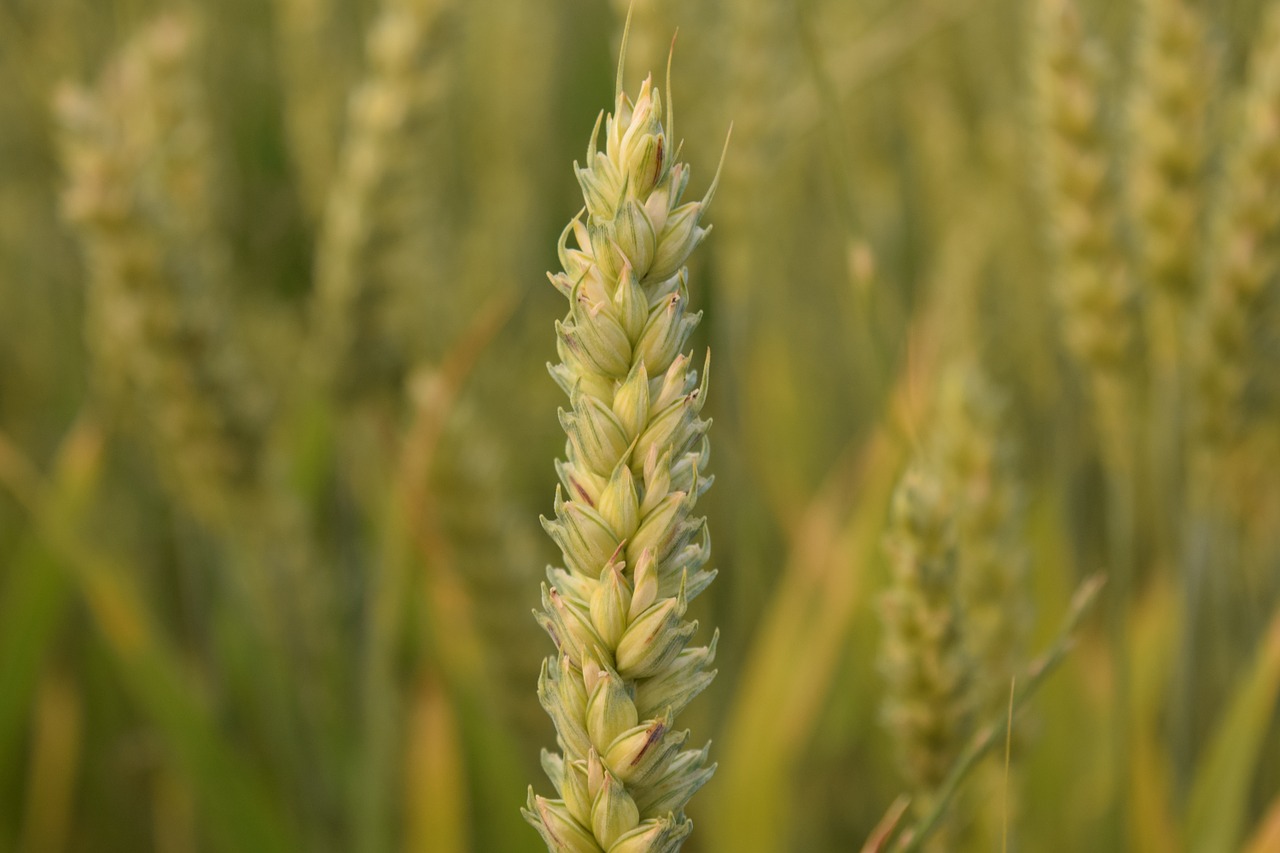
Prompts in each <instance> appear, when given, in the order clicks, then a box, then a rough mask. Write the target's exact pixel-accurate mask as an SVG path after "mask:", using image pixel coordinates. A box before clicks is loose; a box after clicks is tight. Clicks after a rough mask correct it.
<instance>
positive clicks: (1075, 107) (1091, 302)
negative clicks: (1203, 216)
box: [1032, 0, 1134, 463]
mask: <svg viewBox="0 0 1280 853" xmlns="http://www.w3.org/2000/svg"><path fill="white" fill-rule="evenodd" d="M1035 11H1036V20H1035V26H1034V36H1035V45H1034V47H1033V49H1032V57H1033V63H1034V67H1033V78H1034V81H1035V87H1036V91H1035V97H1034V100H1035V108H1036V112H1037V116H1036V123H1037V130H1038V133H1039V139H1038V142H1037V146H1038V148H1039V157H1040V161H1041V162H1040V166H1041V175H1040V181H1041V187H1040V189H1041V192H1042V195H1043V204H1044V208H1045V211H1046V213H1047V216H1048V218H1049V224H1050V228H1049V231H1050V242H1051V244H1052V248H1053V251H1054V256H1055V258H1054V259H1055V266H1056V269H1055V275H1054V277H1055V279H1056V291H1057V297H1058V301H1059V303H1060V305H1061V312H1062V323H1063V325H1064V327H1065V334H1066V340H1067V345H1068V347H1069V349H1070V350H1071V352H1072V354H1073V355H1074V356H1075V358H1076V360H1077V361H1078V362H1079V364H1080V366H1081V368H1082V370H1083V371H1084V373H1085V375H1086V377H1087V379H1088V382H1089V385H1090V386H1091V388H1092V390H1093V397H1094V405H1095V409H1096V417H1097V420H1098V423H1099V431H1100V432H1101V438H1102V441H1103V444H1104V452H1106V453H1107V454H1108V455H1109V456H1110V457H1111V459H1110V461H1111V462H1113V463H1120V462H1121V460H1122V459H1123V458H1124V454H1126V452H1127V451H1126V448H1127V439H1126V438H1125V437H1124V430H1125V429H1126V428H1127V427H1126V424H1127V413H1126V411H1125V407H1126V395H1125V392H1124V390H1123V387H1122V386H1123V383H1124V379H1125V372H1126V370H1127V368H1128V367H1129V355H1130V348H1131V346H1132V342H1133V337H1134V335H1133V328H1132V326H1133V319H1132V317H1131V302H1132V294H1131V290H1130V284H1129V281H1128V278H1127V274H1126V271H1125V269H1124V263H1123V258H1122V254H1121V252H1120V249H1119V246H1118V242H1117V237H1116V233H1115V230H1116V222H1117V219H1116V211H1115V206H1114V202H1113V199H1112V196H1111V189H1110V187H1109V185H1108V173H1109V171H1110V158H1109V146H1108V145H1107V142H1106V139H1105V136H1104V132H1103V130H1104V128H1103V104H1102V103H1101V101H1100V98H1099V91H1100V86H1101V81H1102V57H1101V54H1100V53H1099V48H1098V45H1096V44H1095V43H1094V42H1092V41H1091V40H1090V39H1089V38H1088V37H1087V35H1086V33H1085V31H1084V28H1083V23H1082V21H1081V20H1080V15H1079V10H1078V9H1077V8H1076V5H1075V2H1074V0H1036V8H1035Z"/></svg>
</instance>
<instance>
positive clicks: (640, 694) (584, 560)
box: [524, 38, 716, 853]
mask: <svg viewBox="0 0 1280 853" xmlns="http://www.w3.org/2000/svg"><path fill="white" fill-rule="evenodd" d="M624 41H625V38H624ZM602 122H603V127H604V148H603V150H601V149H599V148H598V147H597V146H598V142H599V136H600V129H601V124H602ZM671 132H672V112H671V108H670V105H668V108H667V122H666V129H665V130H664V128H663V124H662V121H661V101H660V98H659V94H658V91H657V90H656V89H655V88H654V87H653V86H652V84H651V82H650V81H649V80H646V81H645V82H644V83H643V85H642V86H641V87H640V92H639V94H638V96H637V97H636V99H635V101H634V102H632V101H631V99H630V98H628V97H627V96H626V95H625V94H623V92H622V91H621V74H620V75H619V87H618V94H617V102H616V105H615V111H614V113H613V114H612V115H610V116H609V117H608V118H607V119H606V118H603V116H602V117H601V120H597V122H596V129H595V130H594V131H593V132H592V137H591V142H590V144H589V145H588V147H587V159H586V165H585V166H582V167H576V171H577V174H578V181H579V183H580V184H581V186H582V190H583V195H584V197H585V201H586V209H585V217H584V216H583V215H582V214H579V215H578V216H577V217H575V218H574V219H573V221H572V222H571V223H570V224H569V226H568V227H567V228H566V229H565V231H564V234H563V236H562V238H561V240H560V262H561V264H562V265H563V271H562V272H559V273H557V274H555V275H552V276H551V280H552V283H553V284H554V285H555V287H556V289H557V290H559V291H560V292H561V293H562V294H563V295H564V296H565V297H566V298H567V299H568V300H569V313H568V315H567V316H566V317H565V319H564V321H563V322H559V323H557V324H556V333H557V339H558V340H557V344H558V347H557V348H558V351H559V355H560V359H561V362H560V363H559V364H557V365H555V366H553V367H551V374H552V376H553V377H555V380H556V382H557V383H558V384H559V385H560V387H561V388H562V389H563V390H564V392H565V393H566V394H568V396H569V402H570V410H569V411H568V412H565V411H561V413H560V422H561V424H562V425H563V426H564V429H565V432H566V433H567V434H568V443H567V445H566V448H565V454H566V458H565V460H564V461H563V462H560V463H558V464H557V468H558V470H559V473H560V480H561V487H562V488H563V491H561V490H560V487H558V488H557V492H556V499H555V519H554V520H550V521H547V520H545V519H544V521H543V525H544V527H545V528H546V530H547V532H548V533H549V534H550V535H551V538H552V539H554V540H555V542H556V544H557V545H558V546H559V548H560V551H561V554H562V557H563V561H564V567H563V568H549V569H548V579H549V581H550V585H549V586H547V585H544V586H543V611H542V612H541V613H538V614H537V616H538V619H539V621H540V622H541V623H542V624H543V626H544V627H545V628H546V630H547V633H549V634H550V635H551V638H552V639H553V640H554V641H555V644H556V647H557V654H556V656H555V657H552V658H548V659H547V660H546V661H545V662H544V664H543V668H542V674H541V676H540V678H539V681H538V696H539V698H540V700H541V701H542V705H543V707H544V708H545V709H546V710H547V713H548V714H549V715H550V716H551V718H552V720H553V721H554V722H555V726H556V732H557V734H558V741H559V746H560V753H559V754H551V753H546V752H544V753H543V766H544V768H545V770H546V772H547V775H548V776H549V777H550V778H551V781H552V783H553V784H554V785H555V787H556V791H557V792H558V794H559V797H558V798H557V799H548V798H544V797H540V796H535V795H534V793H533V790H532V788H530V790H529V799H528V803H527V807H526V809H525V810H524V815H525V817H526V819H527V820H528V821H529V822H530V823H531V824H533V826H534V827H536V828H537V830H538V831H539V832H540V833H541V834H542V837H543V839H544V840H545V841H546V843H547V846H548V848H549V849H550V850H552V851H557V853H559V851H568V852H569V853H586V851H601V850H608V851H611V853H639V851H674V850H677V849H679V847H680V846H681V844H682V843H683V840H684V839H685V837H686V836H688V834H689V833H690V831H691V830H692V821H690V820H689V819H688V818H686V817H685V814H684V806H685V803H687V802H688V800H689V798H690V797H691V796H692V795H693V793H694V792H695V791H696V790H697V789H698V788H700V787H701V786H702V785H703V783H705V782H706V781H707V779H709V778H710V777H711V774H712V772H713V770H714V766H709V765H708V763H707V755H708V751H707V748H703V749H701V750H683V751H682V750H681V747H682V746H683V745H684V743H685V741H686V740H687V739H688V737H689V732H688V731H677V730H676V729H675V728H674V725H675V717H676V715H677V714H678V713H679V712H680V710H681V709H683V708H684V707H685V706H686V705H687V704H688V703H689V701H690V700H692V699H693V698H694V697H695V696H696V695H697V694H698V693H700V692H701V691H702V690H703V689H704V688H705V687H706V686H707V685H708V684H709V683H710V682H711V679H712V677H713V676H714V672H712V671H711V670H710V669H709V666H710V664H711V661H712V659H713V658H714V655H715V645H716V641H715V639H714V638H713V639H712V641H711V645H710V646H705V647H701V648H686V646H687V644H688V642H689V640H690V639H691V638H692V637H693V635H694V634H695V633H696V631H697V627H698V625H697V622H689V621H685V620H684V618H683V617H684V613H685V608H686V607H687V605H688V602H689V601H690V600H692V599H693V598H694V596H696V595H698V594H699V593H700V592H702V590H704V589H705V588H706V587H707V585H708V584H709V583H710V582H711V580H712V578H713V577H714V576H715V572H714V571H709V570H707V569H706V568H704V567H705V565H706V563H707V560H708V558H709V556H710V540H709V539H708V538H707V532H706V519H704V518H698V517H695V516H694V515H693V510H694V504H695V502H696V501H697V499H698V496H699V495H701V494H702V493H703V492H704V491H706V489H707V487H708V486H710V484H711V478H710V477H708V476H707V475H706V473H705V472H706V467H707V461H708V456H709V452H710V445H709V443H708V441H707V430H708V427H709V426H710V422H709V421H706V420H703V419H701V418H700V417H699V416H698V414H699V412H700V411H701V409H702V405H703V403H704V401H705V400H706V393H707V384H706V383H707V377H706V373H705V370H704V372H703V375H702V377H701V382H699V377H698V375H697V372H696V371H694V370H693V369H692V368H691V367H690V358H689V356H688V355H686V354H685V353H684V352H683V350H684V347H685V344H686V343H687V341H688V338H689V335H690V333H691V332H692V331H693V329H694V327H695V326H696V325H697V323H698V320H699V317H700V315H699V314H694V313H691V312H690V311H689V309H688V302H689V293H688V273H687V270H686V269H685V262H686V259H687V258H688V257H689V253H690V252H691V251H693V249H694V247H696V246H697V245H698V244H699V243H700V242H702V239H703V238H704V237H705V236H706V233H707V230H708V229H707V228H703V227H701V226H700V225H699V220H700V219H701V216H702V213H703V210H704V208H705V207H706V205H707V203H708V202H709V200H710V196H711V192H712V191H713V190H714V186H715V182H714V181H713V182H712V190H711V191H708V193H707V196H706V197H705V198H703V199H702V200H701V201H691V202H685V203H682V202H681V198H682V196H683V194H684V189H685V185H686V183H687V182H688V180H689V169H688V167H687V166H686V165H685V164H683V163H680V162H678V161H677V158H676V153H675V151H674V150H673V148H672V146H671V144H670V142H669V136H668V134H670V133H671ZM575 243H576V246H575V245H573V244H575Z"/></svg>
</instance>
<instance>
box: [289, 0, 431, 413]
mask: <svg viewBox="0 0 1280 853" xmlns="http://www.w3.org/2000/svg"><path fill="white" fill-rule="evenodd" d="M447 7H448V4H447V3H445V2H441V0H384V2H383V4H382V9H381V10H380V12H379V14H378V17H377V19H376V20H375V21H374V22H373V24H372V26H371V27H370V30H369V36H368V45H367V54H368V61H369V69H368V72H367V75H366V77H365V79H364V81H363V82H362V83H361V85H360V86H359V87H358V88H357V89H356V91H355V93H354V94H353V96H352V98H351V102H350V109H349V112H348V117H347V119H348V124H347V131H346V138H345V140H344V142H343V146H342V151H341V153H340V155H339V160H338V167H337V173H336V175H335V176H334V180H333V183H332V185H331V187H330V189H329V195H328V200H327V202H326V205H325V209H324V219H323V221H322V223H321V227H320V239H319V243H318V245H317V247H316V273H315V275H316V289H315V295H314V300H313V304H312V323H313V328H312V338H311V344H312V347H311V353H310V358H311V363H312V367H313V369H314V370H315V371H316V376H317V381H318V382H320V383H322V384H325V385H328V386H330V387H331V388H332V389H333V390H336V391H338V392H340V393H342V394H343V395H344V396H348V397H350V396H360V395H367V394H369V393H370V392H374V391H377V390H385V389H386V388H388V387H391V388H394V389H395V390H396V391H398V390H399V387H400V382H399V380H400V379H401V378H402V374H403V372H404V370H405V363H404V362H405V361H406V358H405V353H404V352H403V345H404V343H405V341H404V338H403V336H398V335H396V334H395V333H394V328H395V321H396V319H395V317H394V305H393V304H390V300H391V298H392V297H393V295H394V290H395V287H396V281H395V278H396V277H397V276H404V275H410V274H411V273H410V272H408V271H406V270H404V269H396V268H395V266H394V262H395V260H396V254H395V251H394V250H395V249H397V248H398V247H401V246H403V245H405V244H407V243H409V242H411V241H416V240H422V239H429V237H428V236H427V235H425V234H421V233H418V232H419V228H418V226H420V225H421V223H420V222H418V221H417V220H416V219H415V218H414V217H413V216H412V215H411V212H412V210H411V204H410V200H409V199H406V198H405V188H406V187H410V188H412V187H413V186H414V183H415V180H416V179H417V178H418V177H420V175H419V174H418V173H419V170H420V169H421V168H422V164H423V152H422V151H421V150H420V148H419V143H420V142H421V139H422V136H423V133H424V129H425V128H426V127H427V126H429V125H430V124H431V122H432V120H433V119H435V118H436V112H437V111H438V109H439V106H440V102H441V101H442V100H443V96H444V94H445V91H446V78H445V69H444V68H443V67H442V66H443V63H442V62H440V61H439V54H440V52H441V51H440V49H441V47H442V45H443V40H442V38H441V30H442V26H443V23H444V22H443V17H444V14H445V12H446V11H447ZM419 188H420V187H419Z"/></svg>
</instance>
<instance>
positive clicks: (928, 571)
mask: <svg viewBox="0 0 1280 853" xmlns="http://www.w3.org/2000/svg"><path fill="white" fill-rule="evenodd" d="M953 524H954V522H953V518H952V511H951V508H950V505H949V501H948V498H947V495H946V492H945V488H944V486H943V483H942V481H941V479H940V477H939V476H938V475H937V474H936V473H935V472H934V471H933V470H931V468H930V466H929V465H928V464H927V463H926V462H924V461H922V460H918V461H917V462H916V463H915V464H914V465H913V466H912V467H911V468H910V469H908V470H907V472H906V473H905V474H904V475H903V477H902V480H901V481H900V482H899V484H898V488H897V491H896V492H895V494H894V498H893V507H892V513H891V518H890V528H889V532H888V534H887V537H886V540H885V550H886V552H887V554H888V556H889V560H890V571H891V578H890V586H889V590H888V591H887V592H886V593H885V595H884V598H883V600H882V613H883V617H884V631H885V634H884V645H883V649H882V652H881V660H880V668H881V672H882V673H883V674H884V678H885V682H886V695H885V701H884V706H883V713H884V720H885V724H886V725H887V726H888V727H889V730H890V732H891V733H892V734H893V737H894V741H895V745H896V747H897V749H898V753H899V758H900V760H901V764H902V770H903V774H904V776H905V777H906V780H907V782H908V784H909V785H910V788H911V792H912V803H913V806H914V807H915V808H916V809H917V811H918V813H919V814H922V815H923V814H925V813H927V812H928V811H929V809H930V808H931V807H932V805H933V804H934V798H935V792H936V791H937V789H938V787H939V786H940V785H941V783H942V781H943V780H944V779H945V778H946V774H947V771H948V770H950V769H951V765H952V763H953V762H954V761H955V759H956V756H957V755H959V752H960V749H961V746H962V745H963V743H964V738H965V734H966V729H967V726H968V720H969V710H970V709H969V700H968V690H969V681H970V673H971V664H970V662H969V659H968V657H967V655H966V653H965V647H964V643H965V641H964V635H963V629H964V624H963V616H962V613H961V610H960V601H959V592H958V589H957V587H958V583H959V578H958V574H957V562H956V553H955V538H954V537H955V531H954V527H953ZM943 835H944V837H945V833H944V834H943Z"/></svg>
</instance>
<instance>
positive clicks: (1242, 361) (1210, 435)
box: [1192, 4, 1280, 451]
mask: <svg viewBox="0 0 1280 853" xmlns="http://www.w3.org/2000/svg"><path fill="white" fill-rule="evenodd" d="M1241 109H1242V114H1241V126H1240V127H1239V129H1238V131H1237V132H1236V133H1235V134H1234V138H1235V143H1234V145H1233V146H1232V148H1231V150H1230V151H1229V152H1228V155H1227V162H1226V165H1225V173H1224V185H1223V186H1222V188H1221V195H1220V197H1219V201H1218V207H1217V209H1216V210H1215V212H1214V220H1213V226H1214V227H1213V242H1212V246H1211V258H1210V263H1209V272H1208V277H1207V281H1206V283H1205V293H1204V297H1203V301H1202V303H1201V305H1200V306H1199V309H1198V311H1197V315H1198V317H1199V318H1200V322H1199V323H1198V324H1197V326H1196V327H1195V329H1194V339H1193V342H1192V357H1193V359H1194V370H1195V389H1194V391H1195V398H1194V402H1195V404H1196V422H1195V428H1196V433H1197V434H1196V438H1197V441H1198V444H1199V446H1200V447H1201V449H1203V450H1209V451H1215V450H1216V449H1219V448H1221V447H1222V446H1223V445H1224V444H1226V443H1227V442H1229V441H1230V440H1231V439H1232V438H1233V436H1234V434H1235V432H1236V430H1237V429H1238V427H1239V423H1240V420H1241V414H1242V412H1241V408H1242V405H1241V404H1242V395H1243V391H1244V386H1245V383H1246V382H1247V380H1248V375H1249V371H1250V369H1251V367H1252V365H1251V360H1252V338H1253V332H1254V329H1253V325H1254V318H1255V315H1256V314H1257V312H1258V309H1259V307H1260V306H1261V305H1262V299H1263V294H1264V291H1265V289H1266V286H1267V284H1268V282H1269V281H1270V280H1271V278H1272V277H1273V276H1274V275H1275V272H1276V268H1277V254H1276V247H1275V241H1276V237H1277V234H1276V231H1277V227H1278V226H1280V207H1278V206H1277V205H1276V198H1277V194H1278V193H1280V6H1276V5H1275V4H1272V5H1270V6H1269V7H1268V10H1267V14H1266V18H1265V21H1264V23H1263V28H1262V31H1261V33H1260V36H1259V40H1258V42H1257V44H1256V45H1255V47H1254V52H1253V59H1252V65H1251V68H1250V70H1249V79H1248V81H1247V83H1246V87H1245V90H1244V93H1243V97H1242V103H1241Z"/></svg>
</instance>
